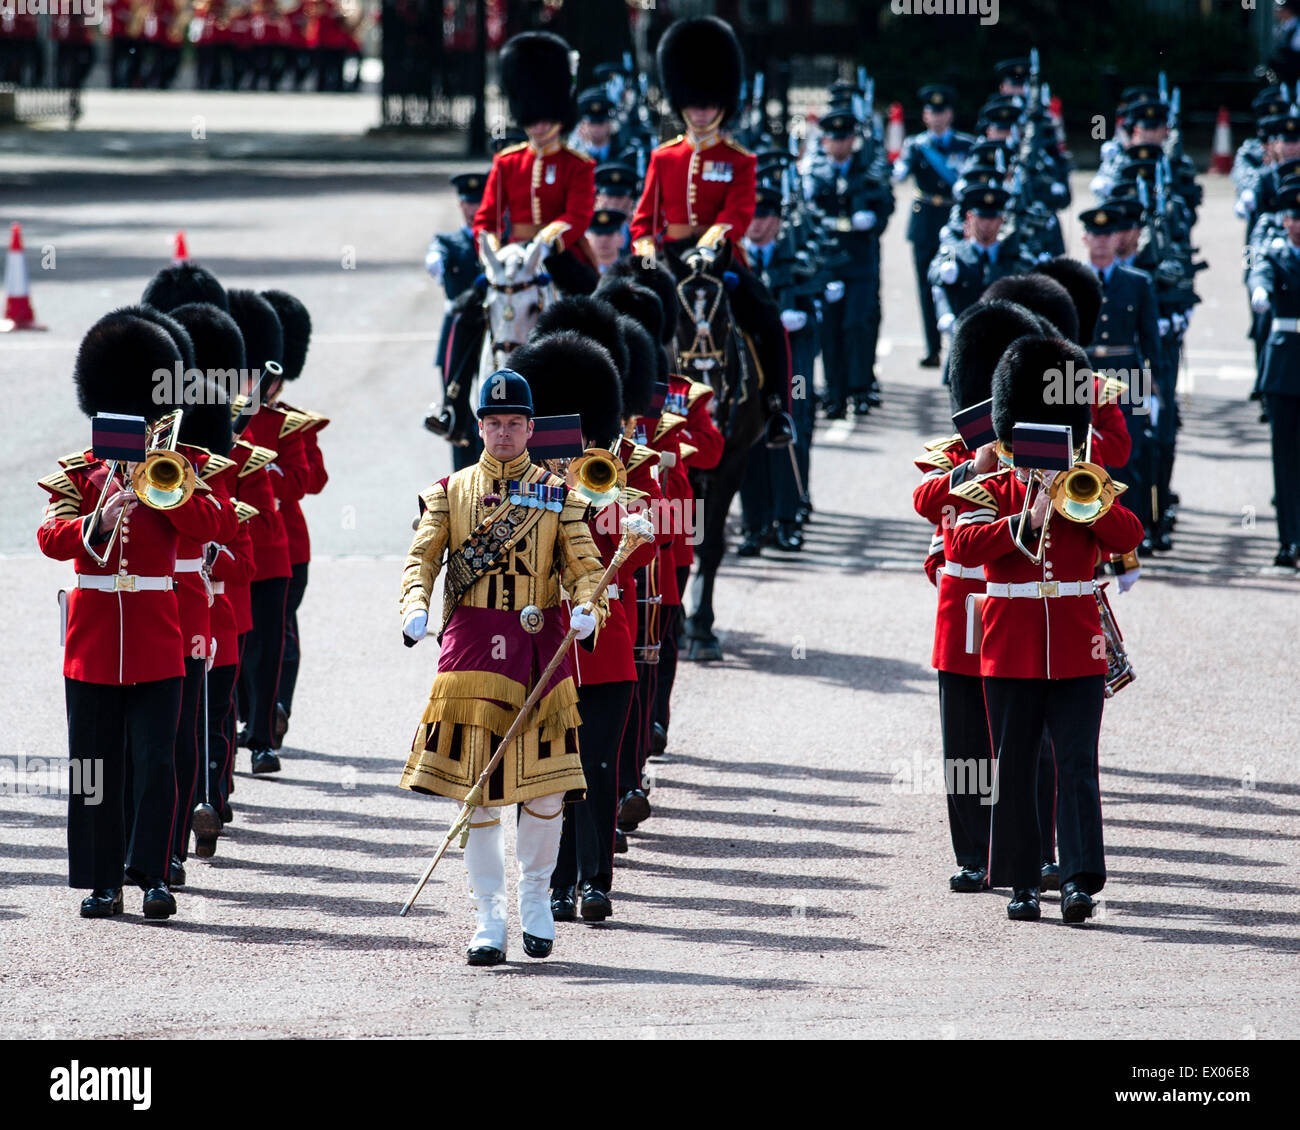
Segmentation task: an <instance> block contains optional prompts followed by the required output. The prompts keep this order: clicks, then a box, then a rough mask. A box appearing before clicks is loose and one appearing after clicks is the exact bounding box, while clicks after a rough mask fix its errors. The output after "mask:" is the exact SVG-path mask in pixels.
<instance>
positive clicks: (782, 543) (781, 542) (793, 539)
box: [776, 522, 803, 553]
mask: <svg viewBox="0 0 1300 1130" xmlns="http://www.w3.org/2000/svg"><path fill="white" fill-rule="evenodd" d="M776 547H777V549H783V550H785V551H786V552H787V553H798V552H799V550H801V549H803V532H802V531H801V530H800V529H799V527H798V526H797V525H796V524H795V523H794V522H778V523H777V527H776Z"/></svg>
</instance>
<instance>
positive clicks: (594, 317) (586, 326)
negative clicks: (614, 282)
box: [532, 294, 627, 373]
mask: <svg viewBox="0 0 1300 1130" xmlns="http://www.w3.org/2000/svg"><path fill="white" fill-rule="evenodd" d="M556 330H573V331H574V332H575V333H580V334H582V335H584V336H585V337H590V338H594V339H595V340H596V341H598V342H600V344H601V345H603V346H604V347H605V350H606V352H607V353H608V354H609V355H610V357H612V358H613V359H614V367H615V368H616V369H618V371H619V373H623V372H624V371H625V370H626V369H627V346H625V345H624V344H623V334H622V332H621V331H620V330H619V328H618V311H617V310H615V309H614V307H612V306H611V305H610V304H609V303H608V302H605V301H603V300H602V299H599V298H593V297H591V296H590V295H586V294H575V295H571V296H570V297H568V298H561V299H560V300H559V301H558V302H552V303H551V305H549V306H548V307H547V308H546V309H545V310H543V311H542V312H541V315H540V316H539V317H538V319H537V325H536V326H534V327H533V333H532V336H533V337H543V336H545V335H546V334H550V333H555V332H556Z"/></svg>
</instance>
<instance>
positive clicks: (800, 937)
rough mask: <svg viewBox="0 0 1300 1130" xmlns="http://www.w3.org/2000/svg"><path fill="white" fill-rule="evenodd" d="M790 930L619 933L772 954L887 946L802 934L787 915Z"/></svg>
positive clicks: (638, 925) (636, 927)
mask: <svg viewBox="0 0 1300 1130" xmlns="http://www.w3.org/2000/svg"><path fill="white" fill-rule="evenodd" d="M787 915H788V918H789V921H790V923H791V926H792V929H791V932H790V933H786V934H766V933H764V932H763V931H762V930H738V929H736V927H734V926H727V925H719V926H700V927H689V926H657V925H653V924H651V923H648V922H625V923H623V924H622V925H621V926H619V928H618V929H619V932H620V933H626V934H657V935H660V936H662V937H664V938H667V939H670V940H672V941H675V942H686V943H688V944H692V945H696V944H699V943H707V944H710V945H720V946H748V947H752V948H756V949H764V950H774V951H776V952H778V953H865V952H867V951H870V950H883V949H886V948H887V947H886V946H881V945H877V944H876V943H874V942H864V941H861V940H859V939H858V938H837V937H834V936H831V935H826V934H811V933H805V932H804V930H803V928H802V926H800V925H799V924H800V922H802V921H806V919H800V918H796V917H795V916H794V915H793V914H790V913H789V911H787Z"/></svg>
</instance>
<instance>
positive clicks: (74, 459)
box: [59, 451, 92, 471]
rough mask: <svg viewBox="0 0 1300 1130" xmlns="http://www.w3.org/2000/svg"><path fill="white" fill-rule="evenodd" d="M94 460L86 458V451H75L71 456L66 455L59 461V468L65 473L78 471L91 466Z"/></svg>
mask: <svg viewBox="0 0 1300 1130" xmlns="http://www.w3.org/2000/svg"><path fill="white" fill-rule="evenodd" d="M91 462H92V460H91V459H88V458H87V457H86V453H85V452H84V451H74V452H73V453H72V454H71V455H65V456H64V457H63V458H62V459H60V460H59V466H60V467H62V468H63V469H64V470H65V471H76V470H79V469H80V468H82V467H88V466H90V464H91Z"/></svg>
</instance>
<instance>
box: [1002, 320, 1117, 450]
mask: <svg viewBox="0 0 1300 1130" xmlns="http://www.w3.org/2000/svg"><path fill="white" fill-rule="evenodd" d="M1071 362H1073V372H1074V373H1079V372H1081V371H1082V370H1085V369H1089V368H1090V366H1089V365H1088V358H1087V356H1086V355H1085V354H1084V352H1083V350H1082V349H1080V348H1079V347H1078V346H1077V345H1075V343H1074V342H1072V341H1067V340H1066V339H1065V338H1062V337H1037V336H1035V337H1022V338H1019V339H1018V340H1016V341H1013V342H1012V343H1011V345H1010V346H1008V347H1007V350H1006V352H1005V353H1003V354H1002V359H1001V360H1000V361H999V362H998V367H997V368H996V369H994V370H993V427H994V429H995V430H996V431H997V433H998V439H1000V440H1001V441H1002V442H1003V443H1010V442H1011V433H1012V429H1013V428H1014V427H1015V425H1016V424H1064V425H1068V426H1069V428H1070V430H1071V433H1072V439H1073V442H1074V445H1075V446H1076V447H1078V446H1079V444H1081V443H1083V442H1084V440H1085V439H1087V436H1088V426H1089V424H1091V422H1092V406H1091V404H1089V402H1088V399H1087V398H1086V397H1076V396H1073V395H1071V394H1072V393H1073V391H1074V389H1075V384H1076V382H1075V381H1074V380H1072V379H1071V377H1070V373H1071Z"/></svg>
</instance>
